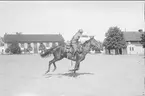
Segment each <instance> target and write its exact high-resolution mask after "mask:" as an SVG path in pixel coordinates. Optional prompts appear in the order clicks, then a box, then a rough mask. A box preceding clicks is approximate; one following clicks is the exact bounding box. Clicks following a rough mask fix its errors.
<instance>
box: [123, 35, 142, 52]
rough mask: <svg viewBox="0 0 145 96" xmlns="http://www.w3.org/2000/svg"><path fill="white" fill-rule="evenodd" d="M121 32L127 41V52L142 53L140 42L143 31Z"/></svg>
mask: <svg viewBox="0 0 145 96" xmlns="http://www.w3.org/2000/svg"><path fill="white" fill-rule="evenodd" d="M123 34H124V38H125V41H126V43H127V48H126V51H127V54H144V49H143V47H142V44H141V43H140V41H141V35H142V34H143V32H123Z"/></svg>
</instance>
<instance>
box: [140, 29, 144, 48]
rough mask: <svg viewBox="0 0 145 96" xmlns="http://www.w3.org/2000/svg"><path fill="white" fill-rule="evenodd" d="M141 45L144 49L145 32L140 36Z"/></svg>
mask: <svg viewBox="0 0 145 96" xmlns="http://www.w3.org/2000/svg"><path fill="white" fill-rule="evenodd" d="M141 44H142V46H143V48H145V32H144V33H143V34H142V35H141Z"/></svg>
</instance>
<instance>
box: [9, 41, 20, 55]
mask: <svg viewBox="0 0 145 96" xmlns="http://www.w3.org/2000/svg"><path fill="white" fill-rule="evenodd" d="M7 50H8V51H10V53H12V54H21V48H20V47H19V44H18V43H17V42H13V43H12V44H11V45H10V46H9V47H8V48H7Z"/></svg>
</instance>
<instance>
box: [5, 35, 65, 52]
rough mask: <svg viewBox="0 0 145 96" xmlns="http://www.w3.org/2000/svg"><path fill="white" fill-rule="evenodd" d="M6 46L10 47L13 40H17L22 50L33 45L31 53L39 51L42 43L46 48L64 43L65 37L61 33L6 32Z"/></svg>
mask: <svg viewBox="0 0 145 96" xmlns="http://www.w3.org/2000/svg"><path fill="white" fill-rule="evenodd" d="M4 42H5V44H4V48H5V49H6V48H8V46H10V45H11V44H12V43H13V42H17V43H18V44H19V46H20V48H21V50H24V49H27V48H28V47H31V49H32V50H31V53H38V52H39V51H40V50H39V49H40V45H44V46H45V47H46V49H49V48H50V47H52V46H56V45H60V44H63V43H64V38H63V37H62V35H61V34H20V33H16V34H5V35H4Z"/></svg>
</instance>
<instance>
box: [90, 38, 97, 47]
mask: <svg viewBox="0 0 145 96" xmlns="http://www.w3.org/2000/svg"><path fill="white" fill-rule="evenodd" d="M89 41H90V45H91V47H98V48H99V43H98V41H97V40H95V38H94V36H93V37H91V38H90V40H89Z"/></svg>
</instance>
